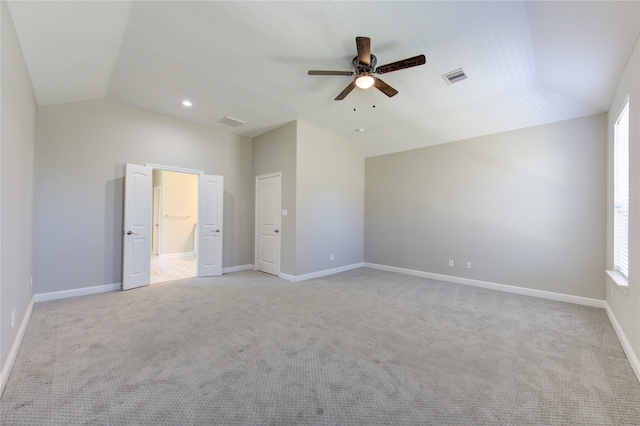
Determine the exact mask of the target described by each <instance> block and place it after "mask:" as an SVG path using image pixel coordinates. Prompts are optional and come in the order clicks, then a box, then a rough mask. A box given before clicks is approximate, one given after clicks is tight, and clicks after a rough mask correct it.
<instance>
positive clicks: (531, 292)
mask: <svg viewBox="0 0 640 426" xmlns="http://www.w3.org/2000/svg"><path fill="white" fill-rule="evenodd" d="M364 266H366V267H367V268H373V269H379V270H382V271H389V272H397V273H400V274H405V275H413V276H416V277H423V278H431V279H434V280H440V281H447V282H452V283H456V284H464V285H470V286H473V287H481V288H486V289H489V290H498V291H504V292H506V293H515V294H521V295H523V296H532V297H539V298H541V299H549V300H556V301H559V302H567V303H575V304H577V305H584V306H592V307H594V308H603V309H604V307H605V304H606V302H605V301H604V300H599V299H591V298H588V297H582V296H572V295H570V294H562V293H554V292H552V291H545V290H535V289H531V288H525V287H516V286H513V285H506V284H497V283H492V282H488V281H479V280H472V279H470V278H461V277H454V276H451V275H441V274H434V273H431V272H424V271H416V270H414V269H404V268H397V267H395V266H386V265H378V264H375V263H367V262H365V263H364Z"/></svg>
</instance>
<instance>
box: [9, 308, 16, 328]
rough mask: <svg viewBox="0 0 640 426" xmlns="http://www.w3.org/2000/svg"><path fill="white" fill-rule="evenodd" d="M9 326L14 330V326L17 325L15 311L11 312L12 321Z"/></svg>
mask: <svg viewBox="0 0 640 426" xmlns="http://www.w3.org/2000/svg"><path fill="white" fill-rule="evenodd" d="M9 325H10V326H11V328H13V326H14V325H16V310H15V309H14V310H13V311H12V312H11V321H9Z"/></svg>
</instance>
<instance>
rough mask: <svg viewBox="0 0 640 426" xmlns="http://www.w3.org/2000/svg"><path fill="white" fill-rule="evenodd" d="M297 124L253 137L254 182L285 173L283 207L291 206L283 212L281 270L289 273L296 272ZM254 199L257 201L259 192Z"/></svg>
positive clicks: (292, 123) (283, 179)
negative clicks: (259, 178) (258, 178)
mask: <svg viewBox="0 0 640 426" xmlns="http://www.w3.org/2000/svg"><path fill="white" fill-rule="evenodd" d="M297 128H298V124H297V122H295V121H294V122H291V123H289V124H285V125H284V126H282V127H278V128H277V129H274V130H271V131H269V132H267V133H264V134H262V135H260V136H256V137H255V138H253V183H254V185H255V177H256V176H261V175H266V174H269V173H275V172H281V173H282V182H281V183H282V208H283V209H286V210H288V215H287V216H282V224H281V225H282V228H281V233H280V235H281V237H280V238H281V240H280V244H281V247H280V271H281V272H282V273H284V274H289V275H295V274H296V138H297ZM253 201H254V204H255V196H254V200H253ZM251 229H252V230H253V229H255V228H253V227H252V228H251ZM252 263H255V262H252Z"/></svg>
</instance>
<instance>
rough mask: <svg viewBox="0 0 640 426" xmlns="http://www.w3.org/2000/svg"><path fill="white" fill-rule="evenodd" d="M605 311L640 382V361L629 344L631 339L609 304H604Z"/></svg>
mask: <svg viewBox="0 0 640 426" xmlns="http://www.w3.org/2000/svg"><path fill="white" fill-rule="evenodd" d="M604 305H605V306H604V310H605V311H606V312H607V316H608V317H609V321H611V325H612V326H613V329H614V330H615V332H616V334H617V335H618V340H620V344H621V345H622V349H624V353H625V354H626V355H627V359H628V360H629V364H631V369H632V370H633V372H634V373H635V374H636V377H637V378H638V380H640V360H638V356H637V355H636V354H635V352H634V351H633V347H632V346H631V343H629V339H627V336H626V335H625V334H624V331H623V330H622V327H621V326H620V323H619V322H618V319H617V318H616V316H615V314H614V313H613V309H611V307H610V306H609V304H608V303H607V302H605V304H604Z"/></svg>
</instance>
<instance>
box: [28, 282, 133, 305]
mask: <svg viewBox="0 0 640 426" xmlns="http://www.w3.org/2000/svg"><path fill="white" fill-rule="evenodd" d="M121 288H122V284H121V283H116V284H105V285H97V286H94V287H83V288H74V289H73V290H62V291H53V292H51V293H40V294H36V295H34V296H33V299H34V301H35V302H47V301H49V300H58V299H66V298H68V297H77V296H86V295H89V294H97V293H107V292H109V291H116V290H120V289H121Z"/></svg>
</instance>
